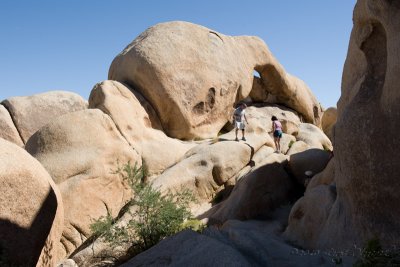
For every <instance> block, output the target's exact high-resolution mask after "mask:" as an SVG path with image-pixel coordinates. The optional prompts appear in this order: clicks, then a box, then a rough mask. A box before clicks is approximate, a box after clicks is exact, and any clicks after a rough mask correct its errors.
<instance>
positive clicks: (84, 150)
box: [26, 109, 141, 256]
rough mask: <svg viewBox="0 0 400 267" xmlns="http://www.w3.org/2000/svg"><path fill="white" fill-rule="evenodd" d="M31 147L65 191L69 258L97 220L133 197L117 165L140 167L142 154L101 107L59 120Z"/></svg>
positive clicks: (34, 138)
mask: <svg viewBox="0 0 400 267" xmlns="http://www.w3.org/2000/svg"><path fill="white" fill-rule="evenodd" d="M26 150H27V151H28V152H29V153H31V154H32V155H33V156H34V157H36V158H37V159H38V160H39V161H40V162H41V163H42V165H43V166H44V167H45V168H46V169H47V170H48V172H49V173H50V175H51V176H52V178H53V179H54V181H55V182H56V184H57V185H58V187H59V188H60V191H61V193H62V197H63V202H64V207H65V224H64V225H65V226H64V231H63V235H62V238H61V243H62V246H63V249H64V256H65V255H67V254H70V253H71V252H72V251H73V250H74V249H75V248H77V247H78V246H79V245H80V244H82V243H83V242H84V241H85V240H86V239H87V238H88V237H89V236H90V233H91V232H90V229H89V225H90V224H91V223H92V222H93V219H97V218H99V217H100V216H105V215H107V212H110V213H111V214H112V215H113V216H116V215H117V214H118V212H119V210H120V209H121V207H122V206H123V205H124V204H125V203H126V201H127V200H128V199H129V198H130V197H131V195H130V194H131V191H130V189H129V187H128V186H127V183H126V181H123V179H122V177H121V176H120V175H118V174H115V173H114V172H115V170H116V169H117V167H118V165H120V166H122V165H123V164H125V163H127V162H130V163H131V164H132V165H134V164H135V163H137V164H138V166H140V165H141V158H140V156H139V154H138V153H137V152H136V151H135V150H134V149H133V148H132V147H131V146H130V145H129V144H128V142H127V141H126V140H125V139H124V138H123V137H122V135H121V134H120V132H119V131H118V129H117V127H116V126H115V124H114V122H113V121H112V120H111V119H110V117H109V116H108V115H106V114H104V113H103V112H102V111H100V110H98V109H90V110H83V111H77V112H73V113H69V114H66V115H64V116H61V117H58V118H56V119H54V120H53V121H52V122H51V123H49V124H47V125H46V126H44V127H42V128H41V129H40V130H39V131H38V132H36V133H35V134H34V135H33V136H32V137H31V138H30V139H29V141H28V142H27V144H26Z"/></svg>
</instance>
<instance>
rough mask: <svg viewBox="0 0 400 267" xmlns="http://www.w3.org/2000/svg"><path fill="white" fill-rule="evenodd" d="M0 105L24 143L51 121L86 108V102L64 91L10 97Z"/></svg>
mask: <svg viewBox="0 0 400 267" xmlns="http://www.w3.org/2000/svg"><path fill="white" fill-rule="evenodd" d="M1 103H2V104H3V105H4V106H5V107H6V108H7V109H8V111H9V112H10V114H11V117H12V119H13V121H14V123H15V126H16V127H17V129H18V132H19V133H20V135H21V138H22V140H23V142H24V143H26V142H27V141H28V139H29V137H31V135H32V134H34V133H35V132H36V131H37V130H39V129H40V128H41V127H42V126H44V125H45V124H47V123H49V122H50V121H51V120H52V119H54V118H57V117H58V116H61V115H63V114H66V113H69V112H73V111H77V110H83V109H86V108H87V102H86V101H85V100H84V99H83V98H82V97H81V96H79V95H77V94H75V93H71V92H64V91H51V92H46V93H42V94H37V95H33V96H17V97H11V98H9V99H6V100H4V101H3V102H1Z"/></svg>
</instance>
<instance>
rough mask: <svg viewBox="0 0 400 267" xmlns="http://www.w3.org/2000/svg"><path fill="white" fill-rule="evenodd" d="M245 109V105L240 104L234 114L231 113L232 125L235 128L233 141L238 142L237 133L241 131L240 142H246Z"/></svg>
mask: <svg viewBox="0 0 400 267" xmlns="http://www.w3.org/2000/svg"><path fill="white" fill-rule="evenodd" d="M246 108H247V105H246V104H245V103H240V104H239V106H238V107H237V108H236V109H235V112H233V124H234V126H235V136H236V138H235V141H239V139H238V131H239V129H240V130H242V140H243V141H246V137H245V136H244V135H245V128H246V126H245V123H244V122H245V121H246V123H247V124H249V122H248V121H247V118H246Z"/></svg>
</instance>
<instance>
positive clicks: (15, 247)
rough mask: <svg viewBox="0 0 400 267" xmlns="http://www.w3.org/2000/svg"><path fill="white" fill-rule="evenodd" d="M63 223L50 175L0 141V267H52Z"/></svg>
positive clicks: (28, 156) (9, 143)
mask: <svg viewBox="0 0 400 267" xmlns="http://www.w3.org/2000/svg"><path fill="white" fill-rule="evenodd" d="M63 219H64V210H63V204H62V200H61V194H60V191H59V189H58V188H57V186H56V185H55V184H54V182H53V180H52V179H51V177H50V175H49V173H48V172H47V171H46V170H45V169H44V168H43V166H41V165H40V163H39V162H38V161H37V160H36V159H34V158H33V157H32V156H31V155H29V154H28V153H27V152H26V151H25V150H24V149H22V148H20V147H19V146H17V145H15V144H13V143H11V142H9V141H6V140H4V139H2V138H0V250H1V259H0V265H1V266H4V265H3V264H6V262H5V261H7V262H8V264H6V265H5V266H40V267H41V266H55V264H56V263H57V261H58V260H60V256H59V255H58V254H57V251H56V247H57V246H56V245H57V243H58V242H59V240H60V237H61V233H62V230H63Z"/></svg>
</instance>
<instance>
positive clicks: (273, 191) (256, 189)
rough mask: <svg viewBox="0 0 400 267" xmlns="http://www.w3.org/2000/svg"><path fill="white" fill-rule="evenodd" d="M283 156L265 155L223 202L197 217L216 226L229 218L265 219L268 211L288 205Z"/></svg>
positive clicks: (290, 187)
mask: <svg viewBox="0 0 400 267" xmlns="http://www.w3.org/2000/svg"><path fill="white" fill-rule="evenodd" d="M286 160H287V157H286V156H284V155H282V154H272V155H270V156H268V159H267V162H264V164H265V165H263V166H261V167H259V168H257V169H255V170H254V171H252V172H250V173H249V174H247V175H245V176H243V177H241V178H240V180H239V181H238V182H237V183H236V185H235V187H234V188H233V191H232V193H231V194H230V196H229V197H228V199H227V200H225V201H223V202H221V203H219V204H218V205H217V206H215V207H213V208H212V209H211V210H210V211H208V212H207V213H206V214H204V215H201V216H200V218H208V219H209V223H211V224H215V223H217V224H219V223H224V222H225V221H227V220H230V219H238V220H251V219H266V218H269V217H270V216H271V213H272V211H274V210H275V209H276V208H277V207H279V206H281V205H285V204H287V203H289V202H290V200H291V196H292V195H293V191H294V184H293V181H292V180H291V179H290V177H289V176H288V174H287V173H286V171H285V169H284V166H285V163H286Z"/></svg>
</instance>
